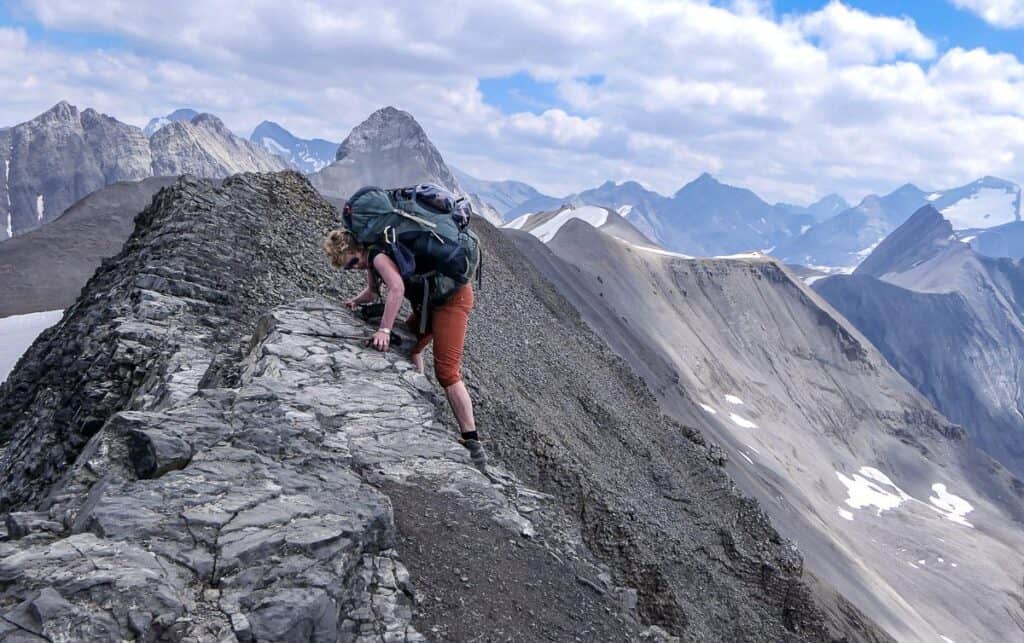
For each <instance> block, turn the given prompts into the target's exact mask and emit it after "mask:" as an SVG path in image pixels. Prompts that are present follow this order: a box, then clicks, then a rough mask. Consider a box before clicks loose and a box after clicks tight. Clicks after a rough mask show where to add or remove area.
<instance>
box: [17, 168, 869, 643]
mask: <svg viewBox="0 0 1024 643" xmlns="http://www.w3.org/2000/svg"><path fill="white" fill-rule="evenodd" d="M336 216H337V213H336V212H335V211H333V210H332V208H331V207H330V206H329V205H328V204H327V203H326V202H325V201H323V200H322V199H321V198H320V197H319V196H318V195H316V194H315V192H313V190H312V189H311V188H310V186H309V184H308V183H307V182H306V181H305V180H304V179H303V178H302V177H301V176H299V175H298V174H295V173H290V172H289V173H281V174H273V175H239V176H236V177H232V178H230V179H228V180H227V181H225V182H224V184H223V186H222V187H215V186H213V185H212V184H210V183H206V182H200V181H195V180H192V179H187V178H186V179H183V180H182V181H181V182H180V183H179V184H178V185H177V186H175V187H174V188H171V189H166V190H163V191H162V192H160V193H159V194H158V195H157V196H156V198H155V199H154V201H153V203H152V205H151V206H150V207H149V208H147V209H146V210H145V211H144V212H143V213H142V214H141V215H140V216H139V217H138V219H137V222H136V224H137V225H136V231H135V233H134V234H133V235H132V237H131V238H130V239H129V241H128V242H127V243H126V245H125V247H124V249H123V250H122V252H121V254H119V255H118V256H117V257H115V258H114V259H111V260H108V261H106V262H104V264H103V265H102V266H101V268H100V269H99V270H98V271H97V273H96V275H95V276H94V277H93V279H92V280H90V282H89V284H88V285H87V286H86V288H85V290H84V291H83V294H82V296H81V297H80V299H79V300H78V302H77V303H76V304H75V305H74V306H72V307H71V308H70V309H69V310H68V311H67V313H66V314H65V317H64V319H63V320H62V321H61V323H60V324H58V325H57V326H56V327H54V328H53V329H51V330H50V331H47V332H46V333H45V334H44V335H43V336H42V337H41V338H40V339H39V340H38V341H37V342H36V344H35V345H34V346H33V347H32V349H30V351H29V352H28V353H27V354H26V356H25V358H24V359H23V360H22V361H21V363H20V364H19V366H18V367H17V369H16V370H15V372H14V373H12V375H11V377H10V379H9V380H8V382H7V383H6V384H5V385H4V387H3V388H2V389H0V437H2V442H3V443H4V447H3V451H2V452H0V473H2V475H3V479H4V485H3V488H2V490H0V500H2V502H3V507H4V509H6V510H8V511H11V510H13V513H9V514H8V517H7V519H6V525H7V534H8V536H7V540H6V542H3V543H0V554H2V555H3V558H0V610H3V619H4V620H3V623H4V624H3V625H2V626H0V637H2V638H6V639H11V640H14V639H16V638H17V637H18V636H21V635H23V634H25V633H26V632H32V633H38V634H39V635H43V636H47V637H50V638H51V639H55V638H62V637H63V638H70V639H92V640H116V639H124V638H137V639H142V640H151V639H156V638H166V639H171V640H181V639H185V638H187V637H197V638H203V637H212V638H218V639H219V638H222V637H225V636H230V635H232V634H233V635H234V636H236V637H238V638H239V639H242V640H249V639H251V638H256V639H264V640H336V639H338V638H340V639H343V640H347V639H355V638H357V636H359V635H364V636H368V637H374V638H375V637H383V638H386V639H387V640H417V639H418V638H419V637H420V635H424V636H426V637H428V638H431V639H437V640H443V639H449V640H450V639H469V638H473V637H478V636H480V635H481V634H483V633H489V634H494V635H496V636H501V637H504V636H516V637H524V638H527V639H531V640H541V639H565V638H572V637H573V636H577V637H581V638H585V639H593V640H622V639H636V638H641V637H646V638H649V639H654V640H657V639H658V638H659V637H661V634H659V631H658V630H656V629H647V630H642V629H641V627H642V626H641V625H640V624H638V620H640V621H645V622H647V623H653V624H658V625H661V626H662V627H664V628H665V629H667V630H670V631H672V632H674V633H678V634H681V635H684V636H687V637H692V638H696V639H702V638H703V639H769V640H807V641H820V640H825V639H828V638H829V633H828V631H827V625H826V624H825V622H824V619H823V616H822V613H821V612H820V610H819V609H818V608H817V607H816V606H815V605H814V604H813V602H812V600H811V599H810V596H809V593H808V591H807V589H806V588H805V587H804V585H803V584H802V583H801V581H800V577H801V573H802V562H801V559H800V556H799V554H797V553H796V551H795V550H794V549H793V547H792V546H791V545H790V544H789V543H787V542H785V541H784V540H782V539H781V538H779V536H778V534H776V532H775V531H774V530H773V529H772V528H771V526H770V524H769V523H768V521H767V519H766V517H765V515H764V514H763V513H762V512H761V511H760V510H759V509H758V508H757V506H756V504H755V503H753V502H752V501H750V500H747V499H744V498H742V497H741V496H740V495H738V494H737V492H736V491H735V488H734V486H733V484H732V482H731V481H730V479H729V477H728V476H727V475H726V474H725V472H724V471H723V469H722V468H721V464H722V462H723V459H722V454H721V451H720V450H719V449H717V448H716V447H713V446H709V445H707V444H705V443H704V441H703V440H702V439H701V438H700V436H699V435H698V434H696V432H694V431H693V430H690V429H687V428H685V427H683V426H681V425H679V424H677V423H675V422H672V421H670V420H667V419H666V418H664V417H662V416H661V415H660V413H659V412H658V411H657V408H656V403H655V400H654V398H653V397H652V396H651V395H650V393H649V392H648V391H647V389H646V388H645V387H644V385H643V383H642V382H641V381H640V380H639V379H637V378H636V377H635V376H633V375H632V373H631V372H630V371H629V368H628V366H627V365H626V364H624V363H623V362H622V361H621V360H619V359H617V358H616V357H615V356H614V355H613V354H612V353H610V352H609V350H608V349H607V348H606V347H605V346H604V345H603V344H602V343H601V342H600V340H598V339H597V338H596V337H595V336H594V335H593V334H592V333H591V332H590V331H589V330H588V329H587V328H586V326H585V325H583V324H582V323H581V322H580V320H579V318H578V316H577V315H576V314H575V313H574V312H573V311H572V309H571V308H570V307H569V305H568V304H567V303H566V302H565V301H564V300H563V299H562V298H561V297H559V296H558V294H557V293H556V292H555V291H554V290H553V289H552V288H551V286H550V285H549V284H548V283H547V282H546V281H544V279H543V278H542V277H541V276H540V275H539V274H538V273H537V272H536V270H534V269H533V268H532V267H530V265H529V264H528V261H527V260H526V258H525V257H524V256H523V255H522V254H520V253H519V251H517V250H516V249H514V248H512V247H510V246H509V245H508V244H507V242H506V241H505V240H504V239H503V238H502V236H501V235H500V233H498V232H497V231H495V230H494V229H493V228H491V227H489V226H487V225H486V224H485V223H482V222H481V223H480V224H478V225H479V231H480V233H481V235H482V237H483V240H484V244H485V250H486V253H487V257H488V259H487V264H486V267H485V277H484V279H485V285H484V289H483V291H482V292H480V293H479V299H478V307H477V310H476V312H475V313H474V316H473V318H472V322H471V337H470V340H469V344H468V348H467V352H468V355H467V367H468V368H467V381H468V383H469V385H470V387H471V390H472V391H473V394H474V398H475V399H476V400H477V411H478V417H479V419H480V425H481V431H482V432H483V434H484V435H485V436H486V438H487V439H488V440H489V443H490V444H491V446H492V451H493V453H494V457H495V460H496V464H495V466H494V467H493V468H492V471H491V477H490V478H487V477H485V476H483V475H482V474H481V473H480V472H477V471H476V470H475V469H473V468H472V467H471V466H470V464H469V462H468V458H467V456H466V454H465V452H464V451H463V450H461V447H459V446H458V445H456V444H455V443H454V442H453V441H452V437H453V436H454V432H453V430H452V429H451V428H442V423H443V419H444V418H443V416H440V417H438V416H435V413H436V406H435V401H434V400H433V399H432V398H431V397H430V396H431V395H433V394H434V391H436V389H434V388H433V387H431V386H429V385H428V383H427V381H426V380H425V379H424V378H423V377H421V376H419V375H416V374H413V373H411V372H410V369H409V366H408V364H407V363H406V361H405V360H404V359H403V358H402V357H400V356H398V355H394V354H392V355H384V356H382V355H380V354H378V353H375V352H373V351H372V350H368V349H367V348H366V347H365V340H366V338H367V336H368V330H370V329H367V328H366V327H364V326H362V325H361V324H359V323H357V322H355V320H354V319H353V318H352V317H351V316H350V315H349V313H347V312H345V311H343V310H341V309H340V308H339V307H338V306H337V304H336V303H334V304H332V303H330V302H327V301H324V300H323V299H317V298H313V299H310V296H317V295H323V294H325V293H327V294H329V293H332V292H336V290H337V288H338V286H339V283H340V288H341V289H342V290H343V291H345V292H348V293H351V292H353V291H354V290H355V288H357V287H359V284H358V283H356V282H357V281H358V277H359V275H349V276H344V275H343V276H339V273H336V272H334V273H331V272H328V269H327V266H326V262H325V261H324V260H323V257H322V253H321V252H320V250H319V248H318V247H317V246H318V241H319V238H320V235H321V231H322V230H323V228H325V227H327V226H329V225H330V224H331V223H332V222H333V221H334V220H335V218H336ZM339 280H340V281H339ZM268 311H269V312H268ZM439 420H441V422H439ZM69 571H70V573H68V572H69ZM849 613H853V614H855V613H856V610H853V609H850V610H849ZM839 626H840V627H841V629H842V630H843V633H845V634H846V635H849V636H852V637H854V638H863V639H871V640H877V639H882V638H884V636H883V635H880V634H878V633H877V632H876V631H875V630H874V629H873V628H872V626H871V625H869V624H867V623H865V622H858V623H857V624H853V625H851V624H850V623H840V624H839Z"/></svg>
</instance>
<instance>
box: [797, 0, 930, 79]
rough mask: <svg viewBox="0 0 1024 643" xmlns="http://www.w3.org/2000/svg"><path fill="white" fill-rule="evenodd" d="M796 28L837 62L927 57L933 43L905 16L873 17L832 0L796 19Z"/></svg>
mask: <svg viewBox="0 0 1024 643" xmlns="http://www.w3.org/2000/svg"><path fill="white" fill-rule="evenodd" d="M795 24H796V26H797V28H798V29H799V30H800V31H801V32H802V33H804V34H806V35H807V36H810V37H812V38H816V39H818V40H819V41H820V42H821V45H822V47H823V48H824V49H825V50H826V51H827V52H828V54H829V56H830V57H832V58H833V59H834V60H836V61H837V62H840V63H867V64H873V63H877V62H879V61H883V60H892V59H894V58H897V57H899V56H908V57H910V58H914V59H917V60H927V59H929V58H933V57H934V56H935V44H934V43H933V42H932V41H931V40H929V39H928V38H926V37H925V36H924V35H923V34H922V33H921V32H920V31H918V30H917V25H915V24H914V21H913V20H911V19H909V18H892V17H879V16H873V15H871V14H869V13H866V12H864V11H860V10H859V9H852V8H850V7H847V6H846V5H844V4H843V3H842V2H839V1H838V0H832V1H831V2H829V4H828V5H826V6H825V7H824V8H822V9H821V10H820V11H816V12H815V13H811V14H807V15H805V16H801V17H799V18H797V19H796V21H795Z"/></svg>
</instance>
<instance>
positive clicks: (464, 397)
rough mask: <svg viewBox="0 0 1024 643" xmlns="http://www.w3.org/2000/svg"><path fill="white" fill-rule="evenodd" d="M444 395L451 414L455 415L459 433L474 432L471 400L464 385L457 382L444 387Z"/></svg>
mask: <svg viewBox="0 0 1024 643" xmlns="http://www.w3.org/2000/svg"><path fill="white" fill-rule="evenodd" d="M444 394H445V395H447V396H448V404H451V406H452V413H454V414H455V419H456V420H458V422H459V431H461V432H462V433H472V432H473V431H476V421H475V420H474V419H473V400H471V399H470V397H469V391H468V390H466V383H465V382H463V381H462V380H459V381H458V382H456V383H455V384H452V385H451V386H447V387H445V389H444Z"/></svg>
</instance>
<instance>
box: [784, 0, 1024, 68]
mask: <svg viewBox="0 0 1024 643" xmlns="http://www.w3.org/2000/svg"><path fill="white" fill-rule="evenodd" d="M825 4H827V3H826V2H823V1H822V0H778V1H777V2H775V3H774V6H775V10H776V11H777V12H778V13H780V14H786V13H790V12H799V13H805V12H809V11H815V10H817V9H820V8H821V7H823V6H824V5H825ZM846 4H847V5H849V6H851V7H856V8H858V9H863V10H864V11H867V12H870V13H875V14H887V15H896V16H899V15H906V16H909V17H911V18H913V19H914V22H915V23H917V27H918V29H920V30H921V31H922V32H923V33H924V34H925V35H926V36H929V37H930V38H932V39H934V40H935V41H936V42H938V43H941V44H942V45H943V47H944V48H946V47H949V46H960V47H965V48H974V47H985V48H987V49H989V50H991V51H1005V52H1009V53H1012V54H1016V55H1017V57H1018V58H1024V32H1022V31H1021V30H1020V29H1002V28H997V27H994V26H992V25H990V24H988V23H987V22H985V21H984V20H983V19H981V18H980V17H978V16H977V15H976V14H974V13H972V12H970V11H967V10H965V9H958V8H957V7H955V6H953V4H952V3H950V2H945V1H944V0H901V1H899V2H886V1H885V0H847V1H846Z"/></svg>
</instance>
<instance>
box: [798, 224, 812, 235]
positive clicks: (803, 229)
mask: <svg viewBox="0 0 1024 643" xmlns="http://www.w3.org/2000/svg"><path fill="white" fill-rule="evenodd" d="M810 229H811V226H809V225H802V226H800V234H803V233H805V232H807V231H808V230H810Z"/></svg>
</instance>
